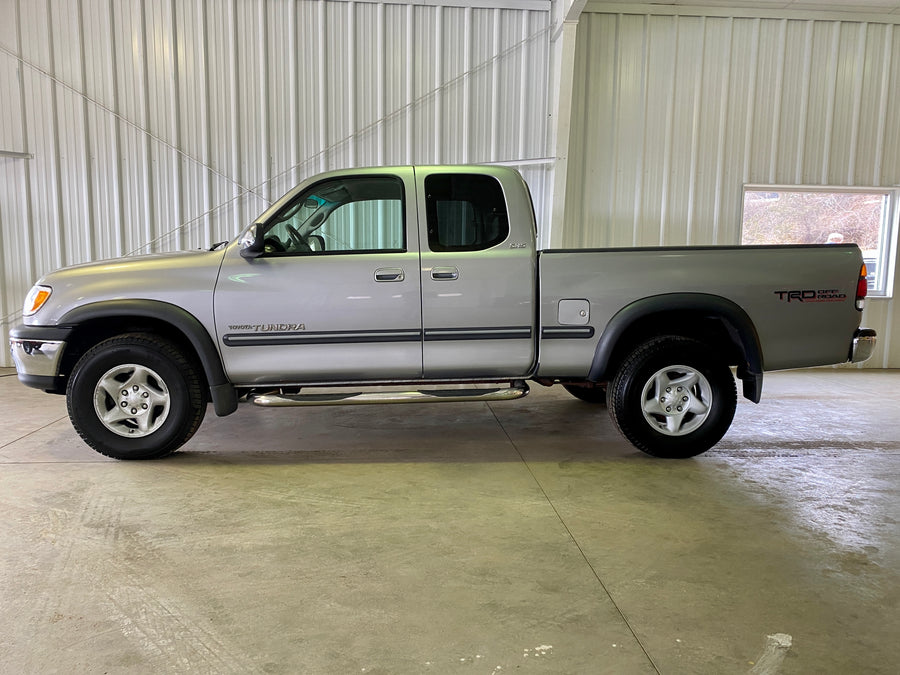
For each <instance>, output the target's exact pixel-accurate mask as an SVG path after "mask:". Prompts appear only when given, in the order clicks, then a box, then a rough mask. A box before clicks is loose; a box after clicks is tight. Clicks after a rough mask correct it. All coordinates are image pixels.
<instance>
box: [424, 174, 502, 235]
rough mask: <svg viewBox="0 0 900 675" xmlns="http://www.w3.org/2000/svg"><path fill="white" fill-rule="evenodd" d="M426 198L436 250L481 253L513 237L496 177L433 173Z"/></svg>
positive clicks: (430, 233) (429, 177) (429, 229)
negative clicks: (510, 233) (510, 235)
mask: <svg viewBox="0 0 900 675" xmlns="http://www.w3.org/2000/svg"><path fill="white" fill-rule="evenodd" d="M425 195H426V200H427V202H426V203H427V206H426V210H427V217H428V246H429V247H430V248H431V250H432V251H481V250H484V249H487V248H491V247H492V246H496V245H497V244H499V243H500V242H502V241H503V240H504V239H506V237H507V236H509V221H508V219H507V215H506V200H505V199H504V198H503V189H502V188H501V187H500V183H499V182H497V179H496V178H493V177H491V176H485V175H479V174H445V173H441V174H432V175H430V176H428V177H427V178H426V179H425Z"/></svg>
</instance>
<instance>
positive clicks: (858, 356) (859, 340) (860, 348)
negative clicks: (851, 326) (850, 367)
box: [850, 328, 877, 363]
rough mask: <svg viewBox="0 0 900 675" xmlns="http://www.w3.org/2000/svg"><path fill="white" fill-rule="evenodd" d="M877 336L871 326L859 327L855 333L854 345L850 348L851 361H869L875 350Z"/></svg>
mask: <svg viewBox="0 0 900 675" xmlns="http://www.w3.org/2000/svg"><path fill="white" fill-rule="evenodd" d="M876 341H877V338H876V336H875V331H874V330H872V329H871V328H857V329H856V332H855V333H854V334H853V345H852V347H851V348H850V361H851V362H852V363H862V362H863V361H867V360H868V359H869V358H870V357H871V356H872V352H874V351H875V343H876Z"/></svg>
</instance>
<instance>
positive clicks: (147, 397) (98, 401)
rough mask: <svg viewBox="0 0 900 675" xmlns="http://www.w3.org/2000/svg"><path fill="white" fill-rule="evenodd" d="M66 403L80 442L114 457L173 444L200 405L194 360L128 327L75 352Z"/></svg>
mask: <svg viewBox="0 0 900 675" xmlns="http://www.w3.org/2000/svg"><path fill="white" fill-rule="evenodd" d="M66 403H67V406H68V410H69V418H70V419H71V420H72V425H73V426H74V427H75V430H76V431H77V432H78V434H79V435H80V436H81V438H82V439H83V440H84V441H85V443H87V444H88V445H90V446H91V447H92V448H94V450H96V451H97V452H99V453H101V454H103V455H107V456H108V457H114V458H116V459H155V458H157V457H164V456H165V455H168V454H171V453H172V452H175V450H177V449H178V448H179V447H181V446H182V445H184V443H186V442H187V441H188V439H189V438H190V437H191V436H193V435H194V432H195V431H196V430H197V429H198V427H199V426H200V422H202V421H203V415H204V413H205V412H206V405H205V400H204V398H203V389H202V387H201V376H200V372H199V370H198V368H197V366H196V365H195V364H194V363H193V361H192V360H190V359H189V358H187V357H186V356H185V355H184V354H183V353H182V352H181V350H179V348H178V347H177V346H176V345H174V344H172V343H171V342H169V341H167V340H164V339H162V338H159V337H156V336H153V335H142V334H134V333H132V334H127V335H120V336H117V337H113V338H110V339H108V340H104V341H103V342H101V343H100V344H98V345H96V346H94V347H93V348H91V349H90V350H88V351H87V352H86V353H85V354H84V355H83V356H82V357H81V358H80V359H79V360H78V363H77V364H76V365H75V368H74V370H73V373H72V376H71V377H70V378H69V384H68V387H67V389H66Z"/></svg>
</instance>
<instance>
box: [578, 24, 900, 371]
mask: <svg viewBox="0 0 900 675" xmlns="http://www.w3.org/2000/svg"><path fill="white" fill-rule="evenodd" d="M574 81H575V94H574V97H573V114H572V142H571V152H570V156H569V167H568V185H567V194H566V200H567V210H566V222H565V226H564V232H563V243H564V245H565V246H568V247H586V246H587V247H590V246H595V247H606V246H644V245H683V244H737V243H740V215H741V197H742V186H743V185H744V184H745V183H780V184H813V185H815V184H817V185H864V186H886V187H889V186H894V185H897V184H900V30H898V29H896V28H895V26H894V25H892V24H886V23H866V22H861V21H830V20H829V21H818V20H812V19H810V20H805V19H799V18H798V19H793V18H790V19H788V18H780V19H767V18H723V17H720V16H719V17H712V16H686V15H682V16H678V15H668V14H665V13H661V14H657V15H653V14H647V15H632V14H607V13H585V14H583V15H582V17H581V20H580V23H579V27H578V41H577V48H576V72H575V78H574ZM895 246H896V243H895ZM898 291H900V289H898V288H897V285H896V283H895V286H894V288H893V295H896V294H897V292H898ZM864 322H865V323H866V325H868V326H871V327H872V328H875V329H876V330H878V331H879V334H880V336H881V345H880V347H879V351H878V352H877V353H876V355H875V358H873V359H872V361H870V362H869V364H868V365H869V366H870V367H885V366H890V367H900V316H897V313H895V312H894V301H893V300H892V299H880V298H875V299H870V301H869V307H868V308H867V310H866V315H865V317H864ZM889 343H893V344H890V346H889V347H888V345H889Z"/></svg>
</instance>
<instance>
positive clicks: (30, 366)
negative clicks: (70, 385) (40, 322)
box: [9, 326, 71, 392]
mask: <svg viewBox="0 0 900 675" xmlns="http://www.w3.org/2000/svg"><path fill="white" fill-rule="evenodd" d="M70 332H71V329H68V328H56V327H50V326H19V327H17V328H14V329H13V330H12V331H10V338H9V350H10V352H11V353H12V358H13V362H14V363H15V364H16V372H17V373H18V376H19V381H20V382H21V383H22V384H24V385H26V386H29V387H34V388H35V389H43V390H44V391H51V392H58V391H60V389H61V387H62V386H63V383H62V378H61V377H60V372H59V367H60V363H61V362H62V356H63V352H64V351H65V348H66V338H68V337H69V333H70Z"/></svg>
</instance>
